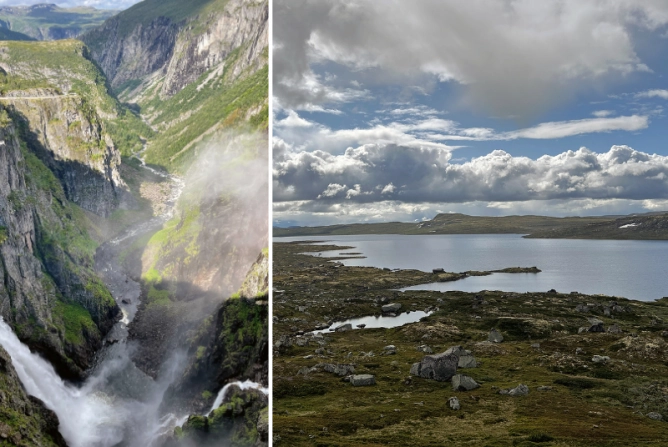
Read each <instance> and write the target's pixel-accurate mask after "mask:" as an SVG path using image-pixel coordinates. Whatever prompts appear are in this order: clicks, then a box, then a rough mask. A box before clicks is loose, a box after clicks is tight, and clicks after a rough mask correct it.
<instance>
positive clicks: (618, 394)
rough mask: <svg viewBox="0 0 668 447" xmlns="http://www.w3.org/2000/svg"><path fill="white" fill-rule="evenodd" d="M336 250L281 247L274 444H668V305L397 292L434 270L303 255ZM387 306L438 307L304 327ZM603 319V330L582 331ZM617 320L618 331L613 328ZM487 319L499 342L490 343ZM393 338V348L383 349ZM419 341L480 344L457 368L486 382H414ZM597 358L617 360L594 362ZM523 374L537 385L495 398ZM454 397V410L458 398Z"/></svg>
mask: <svg viewBox="0 0 668 447" xmlns="http://www.w3.org/2000/svg"><path fill="white" fill-rule="evenodd" d="M332 248H334V247H323V246H317V247H316V246H309V245H303V244H298V243H289V244H288V243H279V244H274V250H275V251H274V288H275V293H274V315H275V316H274V343H275V345H274V367H273V376H274V407H273V408H274V418H273V421H274V428H273V430H274V440H275V443H276V445H278V446H282V445H283V446H386V445H389V446H405V445H411V446H441V445H445V444H447V445H451V444H452V445H470V446H532V445H545V446H601V447H602V446H618V445H643V446H659V445H665V442H666V441H665V440H666V439H668V423H666V422H663V421H657V420H653V419H651V418H650V417H648V414H650V413H653V412H655V413H659V414H662V415H663V416H664V417H667V418H668V379H666V377H667V376H668V366H667V365H668V346H667V344H666V338H668V331H667V329H668V325H667V324H666V323H665V322H666V321H668V302H666V301H668V300H661V301H658V302H651V303H650V302H637V301H630V300H626V299H623V298H613V297H606V296H585V295H581V294H578V293H573V294H556V293H547V292H546V293H527V294H515V293H504V292H498V291H497V292H491V291H486V292H481V293H479V294H477V295H479V297H478V298H476V294H470V293H459V292H445V293H441V292H430V291H411V292H403V293H401V292H397V291H394V290H393V289H396V288H398V287H403V286H410V285H414V284H419V283H425V282H432V281H435V280H438V278H437V275H434V274H432V273H425V272H419V271H407V270H404V271H389V270H382V269H375V268H361V267H344V266H338V265H336V264H335V263H332V262H327V260H328V259H325V258H322V257H313V256H309V255H304V254H302V253H305V252H313V251H320V250H326V249H332ZM538 267H540V266H538ZM531 274H533V273H531ZM538 274H540V273H538ZM442 279H444V278H442ZM557 286H558V285H557ZM383 302H389V303H400V304H401V305H402V309H401V310H402V311H406V310H426V309H430V310H435V312H434V313H433V314H432V315H431V316H429V317H427V318H424V319H423V320H422V321H420V322H418V323H414V324H410V325H406V326H403V327H399V328H393V329H361V330H353V331H347V332H341V333H327V334H325V337H324V339H316V338H313V337H310V336H308V335H305V336H297V334H299V333H301V332H302V331H311V330H313V329H315V328H316V327H321V326H324V325H325V324H327V323H331V322H334V321H341V320H344V319H346V318H350V317H361V316H366V315H373V314H375V315H380V312H381V311H380V305H381V303H383ZM612 302H616V303H617V304H616V306H615V305H614V304H613V303H612ZM579 305H580V306H579ZM576 308H577V309H576ZM594 317H596V318H598V319H600V320H602V321H603V325H604V327H605V329H606V332H604V333H591V332H583V333H578V329H579V328H581V327H590V326H591V324H592V323H591V322H590V321H589V319H591V318H594ZM613 325H617V327H619V328H620V329H621V331H622V332H619V333H614V332H607V330H608V329H609V328H610V327H611V326H613ZM491 328H497V329H498V330H499V331H500V332H501V334H502V335H503V336H504V341H503V342H501V343H490V342H488V341H487V337H488V334H489V331H490V329H491ZM387 345H394V346H395V347H396V354H393V355H385V354H384V347H385V346H387ZM422 345H428V346H429V347H430V348H432V349H433V352H434V353H440V352H443V351H445V350H446V349H447V348H449V347H451V346H455V345H462V346H463V347H464V348H465V349H468V350H471V351H472V353H473V355H474V356H475V358H476V360H477V362H478V367H477V368H467V369H459V370H458V371H457V372H458V373H462V374H466V375H469V376H471V377H473V378H474V379H475V380H476V381H477V382H478V383H479V384H481V387H480V388H478V389H476V390H474V391H467V392H456V391H453V389H452V385H451V383H450V382H437V381H434V380H427V379H422V378H418V377H412V378H411V377H410V374H409V371H410V368H411V365H412V364H413V363H415V362H418V361H420V360H421V359H422V358H423V356H424V355H425V354H424V353H423V352H420V351H418V349H417V348H418V346H422ZM316 350H317V352H316ZM576 350H577V353H576ZM594 355H600V356H609V357H610V360H609V361H607V362H605V363H595V362H593V361H592V358H593V356H594ZM318 364H335V365H353V366H354V368H355V374H373V375H375V379H376V385H374V386H368V387H353V386H352V385H351V384H350V383H347V382H345V381H343V380H342V377H340V376H337V375H335V374H333V373H329V372H325V371H324V369H323V367H322V366H321V367H319V368H317V369H316V370H310V371H308V372H306V373H305V374H304V372H305V371H306V370H308V369H309V368H312V367H314V366H316V365H318ZM305 367H306V368H305ZM300 370H302V371H301V373H298V372H299V371H300ZM520 383H523V384H526V385H528V386H529V389H530V391H529V394H528V395H527V396H520V397H512V396H509V395H502V394H499V391H500V390H502V389H508V388H513V387H516V386H517V385H518V384H520ZM539 387H547V388H542V390H539V389H538V388H539ZM455 396H456V397H458V399H459V401H460V403H461V409H460V410H458V411H455V410H452V409H450V407H449V405H448V399H449V398H450V397H455Z"/></svg>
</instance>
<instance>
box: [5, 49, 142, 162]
mask: <svg viewBox="0 0 668 447" xmlns="http://www.w3.org/2000/svg"><path fill="white" fill-rule="evenodd" d="M0 48H4V49H5V50H6V52H5V55H6V61H7V63H8V64H10V65H12V66H13V67H15V70H14V73H15V74H8V73H3V72H2V71H0V94H3V95H4V94H7V93H8V92H11V91H15V90H27V89H51V92H49V94H56V95H63V94H73V95H77V96H79V97H80V98H81V99H82V101H83V103H84V104H83V108H84V110H86V109H87V115H88V118H89V119H90V120H91V121H92V122H96V123H98V124H100V125H102V126H104V129H105V130H106V131H107V132H108V133H109V135H110V136H111V138H112V140H113V141H114V144H115V145H116V147H117V148H118V150H119V151H120V152H121V154H122V155H125V156H129V155H132V154H133V153H135V152H138V151H139V150H141V148H142V146H143V142H142V138H145V139H150V138H152V137H153V136H154V132H153V130H151V128H150V127H149V126H148V125H147V124H146V123H144V122H143V121H142V119H141V118H140V117H138V116H137V115H135V114H134V113H133V112H132V111H131V110H129V109H127V107H125V106H124V105H122V104H121V103H119V102H118V100H117V99H116V98H115V97H113V95H112V93H111V92H110V90H109V86H108V83H107V79H106V78H105V76H104V74H103V73H102V72H101V71H100V70H99V68H98V66H97V65H96V64H95V62H93V61H92V60H90V58H89V54H88V49H87V48H86V47H85V45H84V44H83V43H82V42H80V41H77V40H61V41H57V42H3V43H1V44H0ZM36 94H37V93H36ZM40 94H41V93H40Z"/></svg>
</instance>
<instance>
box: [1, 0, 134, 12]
mask: <svg viewBox="0 0 668 447" xmlns="http://www.w3.org/2000/svg"><path fill="white" fill-rule="evenodd" d="M140 1H141V0H0V6H23V5H36V4H38V3H51V4H55V5H58V6H62V7H64V8H70V7H72V6H92V7H94V8H98V9H117V10H122V9H127V8H129V7H130V6H132V5H134V4H135V3H139V2H140Z"/></svg>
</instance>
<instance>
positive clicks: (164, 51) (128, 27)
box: [81, 0, 269, 99]
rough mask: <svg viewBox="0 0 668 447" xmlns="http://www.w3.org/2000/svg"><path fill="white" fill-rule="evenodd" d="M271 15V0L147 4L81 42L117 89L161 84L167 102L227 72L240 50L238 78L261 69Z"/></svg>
mask: <svg viewBox="0 0 668 447" xmlns="http://www.w3.org/2000/svg"><path fill="white" fill-rule="evenodd" d="M268 15H269V8H268V2H267V1H266V0H206V1H203V0H197V1H192V2H188V3H187V4H184V3H182V2H180V1H179V0H166V1H165V0H160V1H158V0H146V1H144V2H141V3H139V4H137V5H135V6H134V7H132V8H130V9H128V10H126V11H124V12H122V13H120V14H119V15H117V16H115V17H113V18H111V19H109V20H107V21H106V22H105V23H104V24H103V25H102V26H100V27H99V28H97V29H94V30H91V31H89V32H87V33H86V34H84V35H83V36H82V37H81V39H82V40H83V41H84V42H85V43H86V44H87V45H88V46H89V48H90V49H91V51H92V56H93V58H94V59H95V60H96V61H97V62H98V63H99V65H100V67H101V68H102V70H103V71H104V72H105V74H106V75H107V77H108V78H109V80H110V81H111V85H112V86H113V87H114V88H116V89H117V90H119V91H120V90H125V89H127V88H129V87H134V88H136V87H137V86H138V85H140V84H142V83H144V84H145V85H144V86H143V87H142V88H141V89H139V90H138V91H137V92H136V93H141V92H142V91H146V90H147V89H148V86H149V85H151V87H153V88H155V86H157V88H158V89H159V91H160V96H161V98H163V99H164V98H166V97H171V96H173V95H174V94H175V93H177V92H179V91H181V90H182V89H183V88H185V87H186V86H188V85H190V84H192V83H193V82H194V81H196V80H197V79H198V78H199V77H200V76H201V75H202V74H204V73H206V72H208V71H213V72H218V73H222V70H223V65H224V62H225V60H226V59H227V58H228V56H229V55H230V54H231V53H232V52H234V51H235V50H239V51H241V52H242V57H241V58H239V61H238V62H237V63H236V66H235V68H234V70H233V71H234V73H235V74H236V76H238V75H240V74H241V73H242V72H243V71H244V70H245V69H247V68H248V67H250V66H252V65H254V64H255V65H256V68H260V67H261V66H262V65H263V62H258V61H259V60H260V56H261V54H262V51H263V50H264V48H265V47H266V42H267V40H268V38H267V35H268V34H267V33H268V26H267V19H268ZM158 82H159V84H158ZM131 90H132V88H131Z"/></svg>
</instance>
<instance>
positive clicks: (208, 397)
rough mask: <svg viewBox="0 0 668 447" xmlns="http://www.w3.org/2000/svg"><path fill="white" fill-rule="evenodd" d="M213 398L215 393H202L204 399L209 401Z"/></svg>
mask: <svg viewBox="0 0 668 447" xmlns="http://www.w3.org/2000/svg"><path fill="white" fill-rule="evenodd" d="M212 397H213V393H212V392H211V391H209V390H207V391H204V392H202V399H204V400H209V399H211V398H212Z"/></svg>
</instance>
